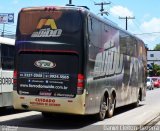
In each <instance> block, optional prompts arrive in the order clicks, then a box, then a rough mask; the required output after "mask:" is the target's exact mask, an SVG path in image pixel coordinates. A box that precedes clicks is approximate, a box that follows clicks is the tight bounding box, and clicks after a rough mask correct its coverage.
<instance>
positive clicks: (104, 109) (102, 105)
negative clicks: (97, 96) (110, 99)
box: [97, 96, 108, 121]
mask: <svg viewBox="0 0 160 131" xmlns="http://www.w3.org/2000/svg"><path fill="white" fill-rule="evenodd" d="M107 110H108V107H107V100H106V98H105V96H103V98H102V100H101V103H100V111H99V113H98V114H97V119H98V120H100V121H102V120H104V119H105V117H106V112H107Z"/></svg>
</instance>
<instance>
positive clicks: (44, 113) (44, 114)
mask: <svg viewBox="0 0 160 131" xmlns="http://www.w3.org/2000/svg"><path fill="white" fill-rule="evenodd" d="M42 116H43V117H44V118H49V117H51V116H52V114H51V113H48V112H42Z"/></svg>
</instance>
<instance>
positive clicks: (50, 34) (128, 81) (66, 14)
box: [14, 6, 146, 120]
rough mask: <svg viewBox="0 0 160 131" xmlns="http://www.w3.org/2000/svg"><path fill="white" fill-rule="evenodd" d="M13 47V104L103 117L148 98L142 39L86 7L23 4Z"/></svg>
mask: <svg viewBox="0 0 160 131" xmlns="http://www.w3.org/2000/svg"><path fill="white" fill-rule="evenodd" d="M15 48H16V55H15V71H14V108H15V109H23V110H35V111H41V112H42V114H43V115H44V116H47V115H48V114H49V113H68V114H79V115H88V114H96V115H97V117H98V118H99V119H100V120H103V119H104V118H105V117H106V116H107V117H112V116H113V113H114V109H115V108H117V107H120V106H124V105H128V104H131V103H134V104H135V105H136V106H137V105H138V104H139V101H142V100H144V99H145V96H146V87H145V86H146V84H145V80H146V78H145V75H146V74H145V73H146V51H145V46H144V43H143V41H142V40H140V39H139V38H137V37H135V36H133V35H131V34H130V33H128V32H126V31H124V30H122V29H120V28H119V27H117V26H115V25H113V24H111V22H107V21H106V20H103V19H102V18H100V17H98V16H96V15H94V14H93V13H91V12H90V11H89V10H87V9H85V8H83V7H59V6H53V7H33V8H23V9H22V10H21V11H20V13H19V16H18V24H17V32H16V44H15Z"/></svg>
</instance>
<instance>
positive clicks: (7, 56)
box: [1, 44, 14, 70]
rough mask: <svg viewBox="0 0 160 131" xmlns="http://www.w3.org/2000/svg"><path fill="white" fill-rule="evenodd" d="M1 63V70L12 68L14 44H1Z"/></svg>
mask: <svg viewBox="0 0 160 131" xmlns="http://www.w3.org/2000/svg"><path fill="white" fill-rule="evenodd" d="M1 63H2V69H3V70H13V69H14V46H12V45H6V44H5V45H4V44H2V45H1Z"/></svg>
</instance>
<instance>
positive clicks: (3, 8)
mask: <svg viewBox="0 0 160 131" xmlns="http://www.w3.org/2000/svg"><path fill="white" fill-rule="evenodd" d="M99 2H111V4H109V5H106V6H104V9H105V10H106V11H108V12H109V15H108V16H107V15H104V16H103V17H105V18H107V19H109V20H111V21H113V22H114V23H115V24H117V25H118V26H119V27H120V28H122V29H125V20H124V19H119V17H126V16H127V17H135V19H130V20H128V31H129V32H130V33H132V34H134V35H136V36H137V37H139V38H141V39H142V40H143V41H144V42H145V44H146V45H147V46H148V48H149V49H150V50H152V49H154V47H155V46H156V44H159V43H160V13H159V12H160V8H159V6H160V0H154V1H153V0H152V1H151V0H105V1H104V0H72V4H74V5H82V6H88V7H89V8H90V11H91V12H94V13H95V14H97V15H99V16H100V14H99V13H100V11H99V10H100V6H97V5H94V3H99ZM68 3H69V0H2V1H1V4H0V13H14V15H15V22H14V23H13V24H7V25H5V32H6V33H7V34H14V33H15V31H16V24H17V16H18V12H19V11H20V10H21V8H24V7H35V6H64V5H66V4H68ZM100 17H101V16H100ZM2 29H3V25H2V24H0V32H1V31H2Z"/></svg>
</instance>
